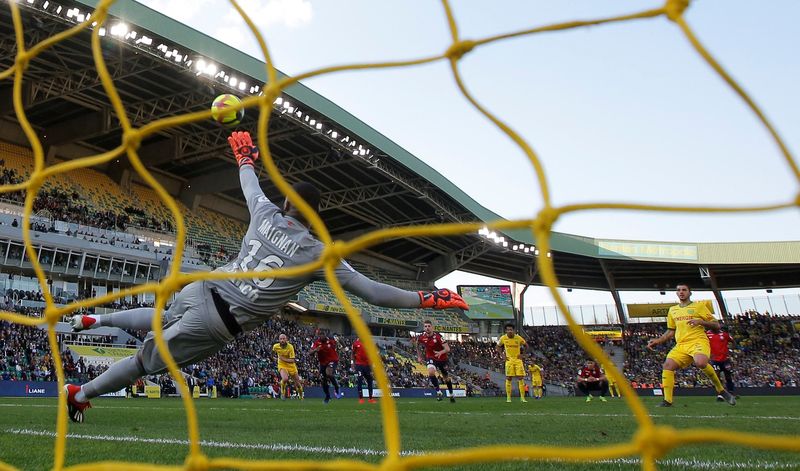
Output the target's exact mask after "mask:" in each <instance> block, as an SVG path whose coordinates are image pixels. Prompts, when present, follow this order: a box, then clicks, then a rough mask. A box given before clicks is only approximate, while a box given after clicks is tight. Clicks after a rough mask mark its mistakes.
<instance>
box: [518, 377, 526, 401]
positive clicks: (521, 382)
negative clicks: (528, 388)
mask: <svg viewBox="0 0 800 471" xmlns="http://www.w3.org/2000/svg"><path fill="white" fill-rule="evenodd" d="M517 386H519V397H521V398H522V399H525V380H523V379H520V380H517Z"/></svg>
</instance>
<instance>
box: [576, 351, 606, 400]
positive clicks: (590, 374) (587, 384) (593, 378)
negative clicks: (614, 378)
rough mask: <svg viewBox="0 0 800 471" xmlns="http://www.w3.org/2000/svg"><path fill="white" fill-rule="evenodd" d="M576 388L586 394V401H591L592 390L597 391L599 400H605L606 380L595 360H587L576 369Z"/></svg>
mask: <svg viewBox="0 0 800 471" xmlns="http://www.w3.org/2000/svg"><path fill="white" fill-rule="evenodd" d="M578 389H579V390H580V391H581V392H582V393H583V394H585V395H586V402H592V397H593V396H592V391H599V392H600V400H601V401H603V402H606V394H608V380H606V374H605V372H604V371H603V370H602V369H601V368H600V365H598V364H597V362H596V361H594V360H589V361H587V362H586V365H584V366H583V367H582V368H581V369H580V370H578Z"/></svg>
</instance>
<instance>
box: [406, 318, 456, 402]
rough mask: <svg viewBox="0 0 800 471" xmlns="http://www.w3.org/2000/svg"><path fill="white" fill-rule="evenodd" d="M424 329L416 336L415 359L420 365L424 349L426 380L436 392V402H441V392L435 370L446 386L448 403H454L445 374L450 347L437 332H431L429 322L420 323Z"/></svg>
mask: <svg viewBox="0 0 800 471" xmlns="http://www.w3.org/2000/svg"><path fill="white" fill-rule="evenodd" d="M422 328H423V329H424V330H423V332H422V333H421V334H420V335H417V337H416V342H417V359H418V360H419V362H420V363H422V362H423V361H422V348H423V347H424V349H425V363H427V365H428V378H429V379H430V381H431V385H432V386H433V389H434V390H435V391H436V400H437V401H441V400H442V390H441V389H439V380H438V379H437V378H436V370H439V372H440V373H441V374H442V379H444V381H445V384H447V391H449V392H450V402H456V398H455V396H453V383H452V381H450V376H448V374H447V354H448V353H450V346H449V345H447V342H445V341H444V339H442V336H441V335H440V334H439V333H438V332H434V331H433V324H431V321H427V320H426V321H425V322H423V323H422Z"/></svg>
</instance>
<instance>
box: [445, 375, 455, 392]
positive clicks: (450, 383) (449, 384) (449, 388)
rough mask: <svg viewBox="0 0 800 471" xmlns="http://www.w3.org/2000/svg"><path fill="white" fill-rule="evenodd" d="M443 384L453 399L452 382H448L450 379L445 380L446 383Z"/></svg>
mask: <svg viewBox="0 0 800 471" xmlns="http://www.w3.org/2000/svg"><path fill="white" fill-rule="evenodd" d="M445 384H446V385H447V390H448V391H450V397H454V396H453V382H452V381H450V378H447V381H446V382H445Z"/></svg>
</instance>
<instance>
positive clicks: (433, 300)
mask: <svg viewBox="0 0 800 471" xmlns="http://www.w3.org/2000/svg"><path fill="white" fill-rule="evenodd" d="M419 300H420V303H419V307H422V308H432V309H450V308H459V309H463V310H465V311H468V310H469V306H467V303H466V302H465V301H464V299H463V298H462V297H461V296H459V295H458V294H457V293H454V292H452V291H450V290H449V289H437V290H436V291H430V292H428V291H420V292H419Z"/></svg>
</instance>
